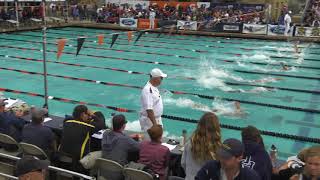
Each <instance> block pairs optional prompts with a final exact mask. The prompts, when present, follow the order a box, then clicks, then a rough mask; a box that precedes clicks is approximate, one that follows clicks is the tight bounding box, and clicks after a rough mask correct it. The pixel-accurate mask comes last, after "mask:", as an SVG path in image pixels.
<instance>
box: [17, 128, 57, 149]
mask: <svg viewBox="0 0 320 180" xmlns="http://www.w3.org/2000/svg"><path fill="white" fill-rule="evenodd" d="M53 141H54V134H53V132H52V131H51V129H50V128H48V127H45V126H43V125H42V124H34V123H30V124H27V125H26V126H24V128H23V130H22V142H25V143H29V144H33V145H36V146H38V147H39V148H41V149H42V150H44V151H45V152H49V151H52V150H53V149H51V148H52V143H53Z"/></svg>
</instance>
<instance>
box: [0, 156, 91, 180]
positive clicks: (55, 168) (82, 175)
mask: <svg viewBox="0 0 320 180" xmlns="http://www.w3.org/2000/svg"><path fill="white" fill-rule="evenodd" d="M0 156H1V157H4V158H7V159H11V160H16V161H17V160H19V159H21V158H19V157H16V156H11V155H9V154H4V153H0ZM48 168H49V170H53V171H58V172H64V173H68V174H70V175H72V176H77V177H79V178H81V179H88V180H95V179H96V178H95V177H91V176H87V175H85V174H81V173H77V172H74V171H70V170H67V169H62V168H58V167H55V166H49V167H48Z"/></svg>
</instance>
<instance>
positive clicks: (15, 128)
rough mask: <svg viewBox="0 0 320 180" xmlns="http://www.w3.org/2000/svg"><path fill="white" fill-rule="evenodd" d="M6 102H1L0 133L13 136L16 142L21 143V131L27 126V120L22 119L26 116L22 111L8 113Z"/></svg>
mask: <svg viewBox="0 0 320 180" xmlns="http://www.w3.org/2000/svg"><path fill="white" fill-rule="evenodd" d="M6 104H7V103H6V102H5V101H4V100H2V99H1V100H0V133H3V134H6V135H8V136H11V137H12V138H14V139H15V140H16V141H18V142H20V141H21V131H22V129H23V126H24V125H25V123H26V122H25V120H24V119H22V118H21V117H22V116H23V115H24V114H23V112H22V111H21V110H18V111H16V113H15V114H14V113H12V112H6V108H5V106H6Z"/></svg>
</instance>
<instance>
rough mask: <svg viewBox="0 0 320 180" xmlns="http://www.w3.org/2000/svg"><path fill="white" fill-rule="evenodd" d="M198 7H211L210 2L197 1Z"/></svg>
mask: <svg viewBox="0 0 320 180" xmlns="http://www.w3.org/2000/svg"><path fill="white" fill-rule="evenodd" d="M197 7H198V8H209V7H210V2H197Z"/></svg>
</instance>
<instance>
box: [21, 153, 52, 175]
mask: <svg viewBox="0 0 320 180" xmlns="http://www.w3.org/2000/svg"><path fill="white" fill-rule="evenodd" d="M49 165H50V162H49V161H47V160H39V159H38V158H37V157H35V156H31V155H26V156H23V157H22V158H21V159H20V160H19V161H18V162H17V165H16V175H17V176H18V177H19V179H20V180H29V179H32V180H45V177H46V170H47V169H48V167H49Z"/></svg>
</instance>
